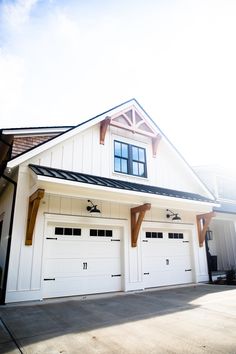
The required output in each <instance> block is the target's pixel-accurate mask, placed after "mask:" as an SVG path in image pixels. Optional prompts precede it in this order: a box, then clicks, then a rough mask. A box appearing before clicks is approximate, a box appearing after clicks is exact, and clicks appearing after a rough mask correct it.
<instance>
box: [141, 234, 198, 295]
mask: <svg viewBox="0 0 236 354" xmlns="http://www.w3.org/2000/svg"><path fill="white" fill-rule="evenodd" d="M142 256H143V279H144V287H145V288H149V287H156V286H164V285H173V284H184V283H191V282H192V281H193V279H192V274H193V272H192V266H191V252H190V238H189V233H188V232H178V231H177V232H173V231H170V232H169V231H167V232H166V231H160V230H153V229H152V230H144V232H143V236H142Z"/></svg>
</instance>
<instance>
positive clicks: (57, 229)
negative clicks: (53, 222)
mask: <svg viewBox="0 0 236 354" xmlns="http://www.w3.org/2000/svg"><path fill="white" fill-rule="evenodd" d="M55 235H63V227H55Z"/></svg>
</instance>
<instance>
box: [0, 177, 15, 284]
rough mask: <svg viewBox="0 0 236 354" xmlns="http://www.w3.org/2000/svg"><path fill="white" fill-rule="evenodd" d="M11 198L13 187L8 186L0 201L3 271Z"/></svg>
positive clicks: (0, 259) (0, 247)
mask: <svg viewBox="0 0 236 354" xmlns="http://www.w3.org/2000/svg"><path fill="white" fill-rule="evenodd" d="M12 198H13V185H12V184H8V186H7V188H6V190H5V191H4V192H3V194H2V195H1V199H0V221H3V224H2V234H1V243H0V267H1V268H2V269H3V270H4V266H5V259H6V250H7V241H8V237H9V227H10V219H11V209H12ZM0 285H1V283H0Z"/></svg>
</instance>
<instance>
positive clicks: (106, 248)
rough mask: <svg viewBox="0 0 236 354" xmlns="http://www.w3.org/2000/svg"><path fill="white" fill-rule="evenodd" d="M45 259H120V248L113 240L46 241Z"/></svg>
mask: <svg viewBox="0 0 236 354" xmlns="http://www.w3.org/2000/svg"><path fill="white" fill-rule="evenodd" d="M46 241H47V245H46V248H45V257H46V258H50V257H51V256H52V255H53V258H77V257H83V256H84V255H85V254H86V257H102V258H103V257H107V256H110V257H119V256H120V248H119V247H117V243H119V242H112V241H111V240H109V241H107V242H99V241H97V242H96V241H94V242H92V241H83V240H77V241H71V240H70V241H64V240H46Z"/></svg>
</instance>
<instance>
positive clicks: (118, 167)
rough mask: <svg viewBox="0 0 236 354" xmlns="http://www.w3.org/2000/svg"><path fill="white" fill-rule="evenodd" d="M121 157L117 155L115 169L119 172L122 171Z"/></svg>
mask: <svg viewBox="0 0 236 354" xmlns="http://www.w3.org/2000/svg"><path fill="white" fill-rule="evenodd" d="M120 160H121V159H120V158H119V157H115V171H117V172H121V169H120Z"/></svg>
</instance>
